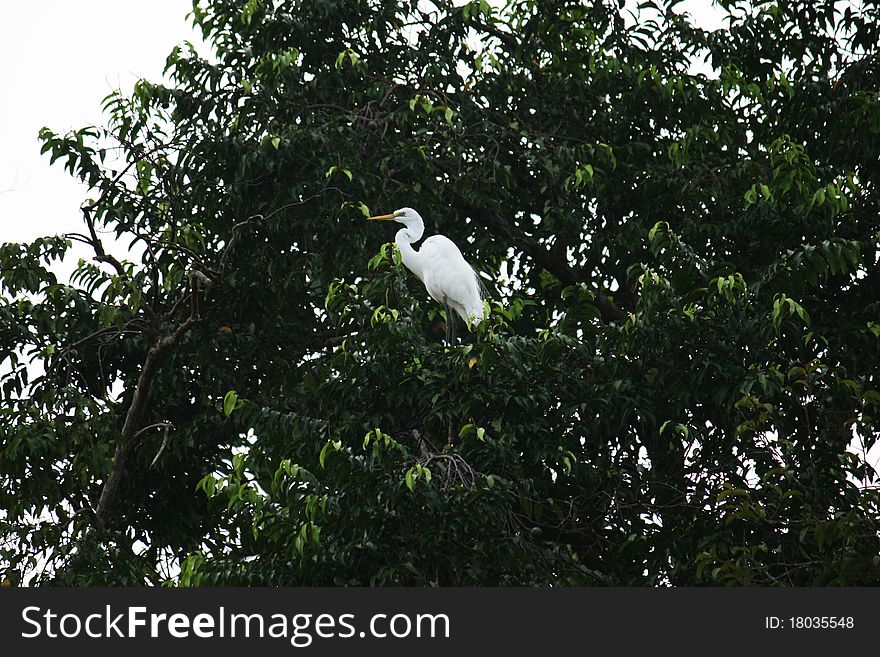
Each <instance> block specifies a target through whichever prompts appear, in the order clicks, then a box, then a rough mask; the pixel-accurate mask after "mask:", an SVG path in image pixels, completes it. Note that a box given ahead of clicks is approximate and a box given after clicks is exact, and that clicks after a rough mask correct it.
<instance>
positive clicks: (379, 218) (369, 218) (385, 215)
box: [367, 212, 399, 221]
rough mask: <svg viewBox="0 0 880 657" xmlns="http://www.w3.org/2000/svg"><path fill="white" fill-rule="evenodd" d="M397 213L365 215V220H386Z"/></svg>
mask: <svg viewBox="0 0 880 657" xmlns="http://www.w3.org/2000/svg"><path fill="white" fill-rule="evenodd" d="M398 214H399V213H397V212H392V213H391V214H380V215H377V216H375V217H367V221H388V220H390V219H394V217H396V216H398Z"/></svg>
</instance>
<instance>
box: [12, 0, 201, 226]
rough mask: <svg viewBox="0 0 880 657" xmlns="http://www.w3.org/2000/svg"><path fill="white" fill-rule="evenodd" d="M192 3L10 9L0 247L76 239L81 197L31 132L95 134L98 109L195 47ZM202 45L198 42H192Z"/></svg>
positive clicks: (61, 0)
mask: <svg viewBox="0 0 880 657" xmlns="http://www.w3.org/2000/svg"><path fill="white" fill-rule="evenodd" d="M191 8H192V2H191V0H153V1H147V0H80V1H71V0H41V2H39V3H37V2H7V3H4V6H3V18H2V20H0V98H2V100H0V242H18V241H28V240H31V239H32V238H34V237H37V236H40V235H47V234H54V233H60V232H67V231H71V230H78V229H79V228H80V227H81V216H80V213H79V210H78V208H79V206H80V204H81V203H82V201H83V199H84V198H85V195H86V189H85V188H84V187H83V186H80V185H79V184H77V183H76V182H75V180H74V179H73V178H72V177H71V176H70V175H69V174H68V173H67V172H66V171H65V170H64V168H63V166H62V164H61V162H57V163H56V164H55V165H53V166H51V167H50V166H49V158H48V156H41V155H40V143H39V142H38V141H37V133H38V132H39V130H40V128H42V127H43V126H48V127H50V128H52V129H53V130H54V131H56V132H61V133H63V132H65V131H67V130H69V129H71V128H81V127H84V126H86V125H101V124H102V123H103V122H104V120H103V117H102V115H101V100H102V99H103V98H104V97H105V96H106V95H107V94H108V93H110V92H111V91H112V90H113V89H116V88H123V89H131V88H132V87H133V85H134V83H135V81H136V80H138V79H139V78H142V77H146V78H149V79H153V80H158V79H160V78H161V74H162V68H163V67H164V64H165V58H166V57H167V55H168V53H169V52H171V49H172V48H173V47H174V46H175V45H176V44H177V43H180V42H181V41H183V40H185V39H188V40H196V41H198V40H197V38H196V35H195V33H194V32H193V30H192V28H191V27H190V25H189V22H188V21H187V20H186V18H185V16H186V14H187V12H188V11H190V9H191ZM198 42H199V43H201V42H200V41H198Z"/></svg>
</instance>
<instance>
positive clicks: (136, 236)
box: [0, 0, 880, 585]
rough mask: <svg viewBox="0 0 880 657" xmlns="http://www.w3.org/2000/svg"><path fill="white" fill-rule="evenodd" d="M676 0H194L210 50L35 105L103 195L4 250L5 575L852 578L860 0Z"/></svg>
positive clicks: (872, 5) (862, 296)
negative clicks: (450, 294) (445, 259)
mask: <svg viewBox="0 0 880 657" xmlns="http://www.w3.org/2000/svg"><path fill="white" fill-rule="evenodd" d="M678 4H679V3H677V2H675V1H673V0H668V1H661V0H658V1H656V2H651V1H649V2H644V3H641V4H640V6H639V9H638V10H637V11H638V13H637V14H632V15H630V14H629V13H628V11H624V10H620V9H619V8H618V7H617V6H616V4H614V3H609V2H602V1H598V0H597V1H596V2H586V3H584V2H573V1H566V0H551V1H542V2H537V1H536V0H511V1H510V2H508V3H507V4H506V5H505V6H503V7H498V6H495V5H490V4H488V3H487V2H485V1H483V0H479V1H474V2H468V3H466V4H464V5H462V6H458V7H456V6H454V5H453V3H451V2H448V1H447V0H435V1H434V2H430V3H425V2H416V1H415V0H411V1H405V0H398V1H392V2H378V1H374V0H358V1H341V0H296V1H292V0H291V1H288V2H281V1H279V0H276V1H275V2H270V1H269V0H248V1H247V2H233V1H232V0H221V1H216V2H211V3H204V4H200V3H198V2H195V3H194V5H193V14H192V16H193V20H194V22H195V24H196V25H197V26H198V27H200V28H201V30H202V31H203V33H204V35H205V38H206V39H207V40H208V41H209V42H210V43H211V44H212V45H213V48H214V52H213V56H212V57H211V58H205V57H203V56H201V55H199V54H198V53H196V52H195V50H194V49H193V48H192V47H191V46H190V45H188V44H184V45H182V46H181V47H179V48H176V49H175V50H174V51H173V52H172V53H171V55H170V56H169V58H168V62H167V71H168V72H169V73H170V76H171V80H172V81H173V82H172V84H170V85H168V86H165V85H161V84H154V83H151V82H148V81H146V80H144V81H141V82H139V83H138V84H137V86H136V87H135V89H134V92H133V94H131V95H130V96H127V95H123V94H113V95H111V96H110V97H108V98H107V101H106V111H107V117H108V118H107V121H108V125H107V127H106V128H86V129H83V130H79V131H75V132H72V133H70V134H67V135H58V134H55V133H54V132H52V131H51V130H49V129H45V130H43V131H42V132H41V135H40V136H41V139H42V141H43V150H44V151H45V152H47V153H48V154H49V155H50V156H51V158H52V160H53V161H55V160H59V159H60V160H61V161H62V162H64V164H65V166H66V167H67V168H68V169H69V171H70V172H71V173H72V174H73V175H74V176H76V177H78V178H79V179H81V180H84V181H85V182H87V183H88V185H89V186H90V188H91V193H90V196H89V198H88V199H87V200H86V202H85V203H84V205H83V225H84V228H83V230H82V231H81V232H79V233H74V234H69V235H64V236H57V237H47V238H44V239H40V240H36V241H35V242H33V243H32V244H4V245H3V246H2V248H0V286H2V288H0V289H2V305H0V359H2V363H3V370H2V381H0V385H2V394H3V408H2V414H0V427H2V433H0V436H2V443H0V472H2V486H0V499H2V508H3V509H4V510H5V514H4V515H3V516H2V523H0V533H2V552H0V564H2V565H0V568H3V569H4V571H5V577H6V578H7V579H8V580H9V581H10V582H11V583H13V584H15V583H19V582H22V581H24V580H25V579H26V578H27V577H32V578H33V581H34V582H37V583H59V584H143V583H152V584H159V583H163V584H164V583H168V584H181V585H202V584H282V583H283V584H294V585H298V584H331V583H336V584H353V585H368V584H369V585H382V584H404V585H410V584H417V585H427V584H441V585H442V584H446V585H448V584H470V585H492V584H525V585H532V584H548V583H561V584H573V585H594V584H613V585H665V584H671V585H697V584H716V585H717V584H739V585H752V584H760V585H808V584H869V583H877V582H878V581H880V568H878V561H880V559H878V556H880V538H878V519H880V496H878V487H877V485H878V478H877V473H876V471H875V470H874V469H873V468H872V467H871V466H870V465H869V464H868V463H867V461H866V459H865V453H866V451H867V450H868V449H870V447H871V446H872V445H874V443H875V442H876V440H877V437H878V428H877V420H876V418H877V415H878V412H880V392H878V367H877V365H878V362H880V359H878V355H880V314H878V310H880V306H878V290H880V286H878V274H880V271H878V239H880V234H878V230H880V219H878V216H880V213H878V210H880V207H878V204H880V194H878V182H880V180H878V175H880V166H878V162H880V140H878V138H877V137H878V131H880V95H878V92H877V89H878V84H880V65H878V55H877V51H878V48H877V44H878V42H880V9H878V4H877V3H876V2H861V3H859V2H856V3H853V4H852V5H849V4H848V5H847V6H846V7H843V6H842V5H841V6H838V4H840V3H834V2H830V1H823V2H806V1H797V0H780V1H779V2H777V3H767V2H749V1H732V0H723V1H719V2H718V3H717V4H718V5H719V6H721V7H722V8H723V9H724V11H725V12H726V13H727V27H726V28H725V29H721V30H717V31H714V32H708V31H705V30H702V29H699V28H698V27H696V26H694V25H693V24H692V22H691V21H690V20H689V18H688V17H687V16H686V15H682V14H681V13H680V12H679V10H678V8H677V7H676V5H678ZM703 59H705V60H706V61H707V62H708V64H709V67H710V68H711V73H710V74H708V75H707V74H703V73H699V72H695V70H694V69H693V63H694V62H698V61H701V60H703ZM401 206H412V207H415V208H417V209H418V210H419V211H420V212H421V213H422V214H423V216H425V217H426V219H427V221H428V223H429V233H430V232H431V229H432V228H433V229H434V230H435V231H436V232H441V233H444V234H446V235H448V236H449V237H451V238H452V239H453V240H455V241H456V242H457V243H458V244H459V245H461V246H462V249H463V250H464V251H465V253H466V255H467V256H468V258H469V259H470V260H471V261H472V262H474V263H475V264H477V268H478V269H479V270H481V271H482V272H484V275H485V279H486V283H487V285H489V287H490V295H491V300H490V302H489V311H490V314H489V317H488V319H487V321H486V322H484V324H483V325H482V326H481V327H480V328H479V329H478V330H477V332H476V333H475V334H474V335H473V336H472V338H471V339H470V340H469V341H468V342H466V343H465V344H461V345H458V346H455V347H452V348H447V347H446V346H444V345H443V341H442V332H443V322H442V317H441V316H440V314H439V308H438V307H437V306H436V305H434V304H433V303H432V302H430V300H429V299H428V298H427V296H426V294H425V292H424V289H423V288H422V287H421V285H420V284H419V282H418V281H417V280H415V279H414V278H413V277H412V276H410V275H409V274H408V272H406V271H405V270H404V269H403V268H401V266H400V264H399V261H398V258H397V257H396V254H395V252H394V251H393V248H392V247H391V245H390V244H386V243H387V242H389V241H390V240H391V239H392V233H393V231H387V230H384V229H387V226H375V225H368V224H367V222H366V221H364V217H365V216H367V215H368V214H370V213H378V212H389V211H392V210H394V209H396V208H398V207H401ZM431 224H433V226H431ZM108 234H110V235H112V236H115V237H116V238H117V239H118V240H124V241H125V242H124V243H126V244H128V243H130V244H131V247H130V252H129V254H128V255H127V256H126V257H125V258H123V257H120V256H118V255H114V254H115V253H118V249H114V248H111V247H110V246H109V245H108V244H104V243H102V239H104V236H105V235H108ZM73 242H82V243H84V244H86V245H87V246H88V247H89V249H90V250H91V254H92V257H91V259H90V260H88V261H80V263H79V265H78V267H77V269H76V272H75V274H74V275H73V277H72V278H71V281H70V283H69V284H68V283H64V282H60V281H58V280H57V278H56V276H55V275H54V274H53V273H52V270H51V263H52V262H53V261H55V260H59V259H63V258H65V257H67V254H68V251H69V249H70V246H71V244H72V243H73Z"/></svg>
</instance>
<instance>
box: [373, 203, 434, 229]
mask: <svg viewBox="0 0 880 657" xmlns="http://www.w3.org/2000/svg"><path fill="white" fill-rule="evenodd" d="M369 220H370V221H396V222H397V223H400V224H403V225H404V226H406V227H407V228H409V227H411V226H416V225H419V224H421V225H424V222H423V221H422V217H421V215H420V214H419V213H418V212H416V211H415V210H413V209H412V208H400V209H399V210H395V211H394V212H392V213H391V214H380V215H378V216H376V217H369Z"/></svg>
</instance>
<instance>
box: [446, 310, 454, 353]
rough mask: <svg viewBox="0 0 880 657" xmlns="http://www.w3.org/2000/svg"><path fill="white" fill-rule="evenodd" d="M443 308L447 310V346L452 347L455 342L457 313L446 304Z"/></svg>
mask: <svg viewBox="0 0 880 657" xmlns="http://www.w3.org/2000/svg"><path fill="white" fill-rule="evenodd" d="M443 308H444V309H445V310H446V344H447V345H449V346H450V347H451V346H452V345H453V343H454V342H455V313H454V312H453V311H452V308H450V307H449V306H447V305H445V304H444V306H443Z"/></svg>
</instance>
